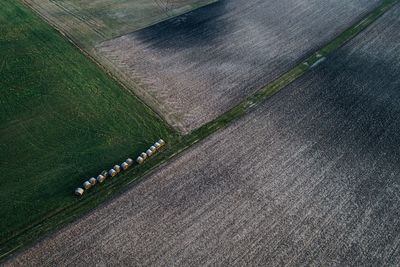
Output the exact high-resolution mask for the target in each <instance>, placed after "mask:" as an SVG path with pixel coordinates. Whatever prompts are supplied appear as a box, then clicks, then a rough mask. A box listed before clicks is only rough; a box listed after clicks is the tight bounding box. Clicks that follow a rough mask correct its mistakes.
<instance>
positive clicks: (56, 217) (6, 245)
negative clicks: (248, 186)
mask: <svg viewBox="0 0 400 267" xmlns="http://www.w3.org/2000/svg"><path fill="white" fill-rule="evenodd" d="M19 1H21V0H19ZM399 2H400V0H386V1H383V3H382V4H381V5H379V6H378V7H377V8H375V9H374V10H373V11H371V12H369V13H368V14H367V15H365V16H364V17H363V18H362V19H361V20H359V21H357V22H356V23H355V24H353V25H352V26H350V27H349V28H347V29H346V30H345V31H343V32H342V33H341V34H339V35H338V36H337V37H336V38H334V39H333V40H332V41H330V42H328V44H326V45H325V46H323V47H322V48H320V49H319V50H318V51H316V52H315V53H313V54H312V55H311V56H309V57H308V58H306V59H305V60H304V61H302V62H301V63H299V64H298V65H296V66H295V67H294V68H292V69H291V70H289V71H288V72H286V73H285V74H283V75H282V76H280V77H279V78H277V79H276V80H274V81H273V82H272V83H270V84H268V85H266V86H264V87H262V88H261V89H260V90H258V91H257V92H255V93H254V94H253V95H251V96H249V97H247V98H246V99H245V100H243V101H242V102H240V103H239V104H238V105H236V106H235V107H233V108H232V109H230V110H228V111H227V112H225V113H224V114H222V115H221V116H219V117H218V118H216V119H215V120H213V121H211V122H209V123H207V124H205V125H203V126H202V127H200V128H198V129H196V130H194V131H192V132H191V133H190V134H188V135H185V136H181V137H180V140H179V141H178V142H177V143H175V144H169V145H168V146H169V147H168V148H167V149H166V150H165V153H162V154H159V155H157V156H156V157H155V158H154V159H153V161H150V162H148V163H147V165H145V166H140V168H139V167H136V168H133V169H132V170H131V171H129V172H127V173H126V174H123V175H122V176H121V178H119V179H118V180H111V181H110V183H108V184H107V185H105V186H104V187H102V188H101V189H100V190H98V191H97V192H94V194H90V195H88V196H86V197H85V198H83V199H81V200H80V201H79V202H78V201H77V202H76V203H75V204H72V205H70V206H67V207H65V208H63V209H60V210H58V211H57V212H55V213H52V215H51V216H48V217H46V220H43V221H42V222H39V223H38V224H37V225H35V226H32V227H31V228H29V229H24V230H23V231H22V232H20V233H19V234H16V235H14V237H13V238H10V239H8V240H6V241H5V242H2V243H1V248H0V262H3V261H5V260H6V259H7V258H8V257H10V256H12V255H13V254H14V253H17V252H18V251H19V250H20V249H22V248H25V247H27V246H28V245H30V244H32V243H36V242H39V241H40V240H43V239H44V238H46V237H47V236H49V235H51V234H52V233H54V232H55V231H56V230H58V229H60V228H61V227H64V226H65V225H67V224H68V223H71V222H72V221H74V220H75V219H77V218H79V217H82V216H85V215H87V213H88V212H89V211H90V210H93V209H94V208H96V207H98V206H100V205H105V204H106V203H108V202H109V201H111V200H112V199H114V198H116V197H118V193H121V192H124V191H126V190H128V189H129V187H128V185H132V184H137V183H140V182H141V181H142V180H144V179H142V178H144V176H147V175H150V174H151V173H152V172H154V171H156V170H157V169H158V167H160V166H162V165H163V164H166V163H167V162H168V161H169V160H171V159H172V158H175V157H176V156H178V155H179V154H180V153H182V152H183V151H185V150H187V149H188V148H190V147H192V146H193V145H195V144H197V143H201V142H202V141H204V140H205V138H207V137H208V136H210V135H211V134H213V133H215V132H217V131H219V130H221V129H223V128H225V127H226V126H228V125H230V124H231V123H232V122H234V121H236V120H238V119H239V118H241V117H243V116H245V115H246V114H248V113H249V112H250V111H252V110H254V109H255V108H256V107H257V106H259V105H260V104H261V103H263V102H264V101H266V100H267V99H269V98H270V97H271V96H273V95H274V94H276V93H278V92H279V91H280V90H282V89H284V88H285V87H286V86H288V85H289V84H291V83H292V82H294V81H295V80H297V79H298V78H300V77H302V76H303V75H305V74H306V73H308V72H309V71H310V70H311V69H312V65H313V64H315V63H316V62H318V61H319V60H321V59H322V58H324V57H327V56H328V55H330V54H332V53H334V52H335V51H336V50H338V49H339V48H340V47H342V46H343V45H345V44H346V43H348V42H349V41H350V40H352V39H353V38H354V37H356V36H357V35H358V34H359V33H361V32H362V31H364V30H365V29H367V28H368V27H369V26H370V25H371V24H373V22H375V21H376V20H377V19H378V18H380V17H381V16H382V15H383V14H385V13H386V12H387V11H388V10H390V9H391V8H392V7H393V6H395V5H396V4H398V3H399ZM24 6H25V5H24ZM30 10H32V9H30ZM36 15H37V14H36ZM39 17H40V18H42V19H43V17H42V16H40V15H39ZM45 21H46V22H47V20H45ZM50 25H51V26H53V25H52V24H50ZM56 31H58V32H59V33H60V34H61V35H62V36H63V37H64V38H66V40H68V41H70V42H71V43H73V44H74V46H76V47H77V48H78V49H79V50H80V51H81V52H82V53H83V54H84V55H86V56H87V57H88V58H89V59H90V60H91V61H92V62H94V63H96V65H98V66H100V67H101V69H103V70H104V67H103V66H102V65H100V64H99V63H97V61H96V60H95V59H94V58H93V57H92V56H90V55H89V54H88V53H87V52H86V51H84V50H83V49H81V48H80V47H79V46H77V45H76V44H75V43H74V42H73V41H72V40H70V39H69V38H68V37H66V35H64V34H63V33H62V32H60V31H59V30H58V29H56ZM105 72H106V73H107V74H108V76H110V77H111V78H112V79H113V80H115V81H117V82H118V84H120V85H122V87H123V88H124V89H125V88H126V87H125V85H123V84H121V82H119V81H118V80H116V78H115V77H114V76H113V75H111V74H110V72H108V71H107V70H105ZM132 94H133V95H135V94H134V93H132ZM135 96H136V95H135ZM136 97H137V96H136ZM137 98H138V97H137ZM138 99H139V100H140V101H141V102H143V101H142V100H141V99H140V98H138ZM144 104H145V103H144ZM145 106H146V107H149V106H148V105H146V104H145ZM151 110H153V109H151ZM155 114H157V116H158V117H159V114H158V113H155ZM161 119H162V118H161ZM162 121H164V122H165V120H164V119H162ZM166 124H167V127H170V125H169V124H168V123H166ZM173 130H175V129H173ZM71 195H72V194H71Z"/></svg>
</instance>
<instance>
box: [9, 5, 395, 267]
mask: <svg viewBox="0 0 400 267" xmlns="http://www.w3.org/2000/svg"><path fill="white" fill-rule="evenodd" d="M399 12H400V6H399V5H398V6H397V7H395V8H394V9H393V10H392V11H390V12H389V13H387V14H386V15H385V16H384V17H382V18H381V19H380V20H379V21H378V22H377V23H375V25H373V26H372V27H370V28H369V29H368V30H367V31H365V32H364V33H362V34H361V35H359V36H358V37H356V38H355V39H354V40H353V41H351V42H350V43H349V44H347V45H346V46H345V47H343V48H342V49H341V50H340V51H338V52H337V53H335V54H334V55H333V56H331V57H328V58H327V59H326V60H325V61H324V62H322V63H321V64H320V65H318V66H317V67H315V68H314V69H313V70H312V71H311V72H310V73H308V74H307V75H306V76H304V77H303V78H301V79H300V80H298V81H296V82H295V83H293V84H292V85H291V86H289V87H287V88H286V89H284V90H282V91H281V92H280V93H278V94H277V95H275V96H274V97H272V98H271V99H270V100H269V101H267V102H266V103H265V104H264V105H263V106H260V107H259V108H258V109H257V110H256V111H255V112H253V113H251V114H249V115H247V116H246V117H244V118H242V119H241V120H239V121H237V122H236V123H234V124H233V125H231V126H230V127H228V128H226V129H224V130H222V131H219V132H218V133H216V134H215V135H213V136H212V137H211V138H210V139H208V140H205V141H203V142H202V143H200V144H198V145H196V147H194V148H193V149H192V150H190V151H188V152H186V153H184V154H183V155H181V156H179V157H178V158H177V159H175V160H174V161H173V162H171V163H170V164H168V165H167V166H164V167H163V168H160V170H159V171H158V172H156V173H155V174H153V175H151V176H150V177H148V178H147V179H145V180H144V181H142V182H141V183H140V184H138V185H136V186H134V187H133V188H131V189H129V191H127V192H126V193H125V194H123V195H121V196H120V197H117V198H116V199H114V200H113V201H110V202H109V203H107V204H105V205H103V206H102V207H100V208H98V209H96V210H94V211H93V212H91V213H90V214H88V215H87V216H86V217H84V218H82V219H80V220H79V221H77V222H76V223H74V224H71V225H70V226H68V227H66V228H65V229H63V230H62V231H59V232H58V233H56V234H54V235H53V236H51V237H49V238H47V239H45V240H44V241H42V242H40V243H38V244H37V245H35V246H34V247H32V248H31V249H29V250H27V251H26V252H24V253H23V254H21V255H19V256H18V257H16V258H14V259H12V260H11V261H9V262H8V263H6V266H20V265H23V266H67V265H73V266H88V265H89V266H93V265H100V266H116V265H155V266H199V265H225V266H231V265H238V266H243V265H262V266H277V265H279V266H281V265H290V266H299V265H318V266H330V265H338V266H347V265H351V266H383V265H385V266H386V265H396V264H397V263H398V262H399V261H400V250H399V249H398V246H399V244H400V221H399V216H400V212H399V209H398V207H399V205H400V181H399V179H398V177H399V176H400V164H399V158H400V151H399V149H398V144H399V143H400V91H399V90H398V89H399V87H400V78H399V77H400V76H399V75H398V74H399V73H400V44H399V42H398V40H399V38H400V32H399V31H398V30H397V29H398V28H399V27H400V18H399V16H398V14H399Z"/></svg>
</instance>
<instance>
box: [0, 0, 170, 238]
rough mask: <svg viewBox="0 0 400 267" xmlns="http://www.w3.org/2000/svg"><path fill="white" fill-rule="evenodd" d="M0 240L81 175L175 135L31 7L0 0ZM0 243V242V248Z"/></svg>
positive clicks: (67, 196) (63, 196)
mask: <svg viewBox="0 0 400 267" xmlns="http://www.w3.org/2000/svg"><path fill="white" fill-rule="evenodd" d="M0 81H1V82H0V87H1V91H0V101H1V109H2V110H1V113H0V147H1V154H0V170H1V178H0V218H2V219H1V220H0V244H2V243H3V242H5V241H6V240H7V239H9V238H10V237H12V236H13V235H15V234H17V233H18V232H20V231H21V230H23V229H25V228H26V227H30V226H32V225H35V223H39V222H40V221H41V220H43V219H44V218H45V217H46V216H49V215H51V214H53V213H55V212H57V211H59V210H62V209H64V208H66V207H68V206H70V205H71V204H74V203H76V201H77V198H75V197H73V195H72V194H73V190H74V188H75V187H77V186H78V185H80V184H81V182H83V181H84V180H85V179H86V178H89V177H91V176H94V175H97V174H98V173H99V172H100V171H101V170H103V169H106V168H109V167H111V166H112V165H113V164H114V163H120V162H121V161H122V160H124V159H126V158H127V157H128V156H132V157H133V156H135V155H137V154H138V153H139V152H141V151H142V150H143V149H144V148H145V147H147V146H148V145H149V144H151V143H152V142H154V141H155V140H156V139H157V138H159V137H163V138H165V139H166V140H171V139H173V138H174V134H173V132H172V130H170V128H168V127H167V126H166V125H165V124H164V123H163V122H162V121H161V120H160V119H159V118H158V117H157V116H156V115H155V114H154V113H153V112H152V111H151V110H150V109H149V108H147V107H146V106H144V105H143V104H142V103H141V102H140V101H139V100H138V99H137V98H135V97H134V96H133V95H131V94H129V93H128V91H127V90H125V89H123V88H121V86H119V85H118V84H117V83H116V82H115V81H114V80H112V79H111V78H110V77H109V76H107V75H106V74H105V72H104V71H103V70H102V69H100V68H99V67H98V66H97V65H96V64H94V63H93V62H91V61H90V60H88V59H87V58H86V57H85V56H84V55H83V54H82V53H80V51H79V50H78V49H76V48H75V47H74V46H73V45H72V44H70V43H69V42H68V41H67V40H66V39H64V38H62V37H61V35H60V34H58V33H57V32H56V31H55V30H53V29H52V28H51V27H50V26H48V25H47V24H46V23H45V22H43V21H42V20H41V19H40V18H38V17H37V16H36V15H33V13H32V12H31V11H29V10H28V9H27V8H25V7H23V6H22V5H21V4H19V3H17V2H16V1H14V0H5V1H0ZM0 246H1V245H0Z"/></svg>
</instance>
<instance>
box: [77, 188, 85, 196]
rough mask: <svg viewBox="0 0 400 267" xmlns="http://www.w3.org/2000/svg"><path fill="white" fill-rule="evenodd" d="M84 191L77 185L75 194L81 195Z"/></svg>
mask: <svg viewBox="0 0 400 267" xmlns="http://www.w3.org/2000/svg"><path fill="white" fill-rule="evenodd" d="M84 192H85V190H83V188H80V187H78V188H77V189H75V195H77V196H79V197H80V196H82V195H83V193H84Z"/></svg>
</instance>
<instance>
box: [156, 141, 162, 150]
mask: <svg viewBox="0 0 400 267" xmlns="http://www.w3.org/2000/svg"><path fill="white" fill-rule="evenodd" d="M154 147H155V148H156V149H157V150H158V149H160V148H161V144H160V143H159V142H156V143H155V144H154Z"/></svg>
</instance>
